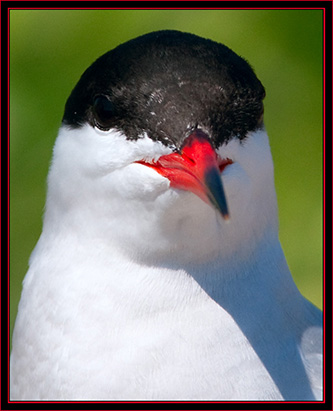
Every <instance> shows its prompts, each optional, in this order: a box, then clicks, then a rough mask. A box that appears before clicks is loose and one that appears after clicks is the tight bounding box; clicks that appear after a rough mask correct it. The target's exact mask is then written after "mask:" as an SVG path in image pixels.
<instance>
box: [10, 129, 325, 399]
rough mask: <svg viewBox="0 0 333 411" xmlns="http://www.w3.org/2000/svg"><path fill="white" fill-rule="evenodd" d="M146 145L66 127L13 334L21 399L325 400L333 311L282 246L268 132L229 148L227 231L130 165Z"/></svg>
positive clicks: (157, 178)
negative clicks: (295, 276) (307, 290)
mask: <svg viewBox="0 0 333 411" xmlns="http://www.w3.org/2000/svg"><path fill="white" fill-rule="evenodd" d="M170 152H171V150H170V149H168V148H166V147H164V146H163V145H162V144H160V143H157V142H153V141H152V140H151V139H149V138H148V137H147V136H144V137H142V138H140V139H139V140H137V141H129V140H126V138H125V136H124V135H122V134H121V133H119V132H116V131H111V132H109V133H103V132H98V131H97V130H95V129H93V128H92V127H90V126H88V125H86V126H84V127H83V128H81V129H77V130H71V129H68V128H66V127H62V128H61V130H60V133H59V136H58V139H57V142H56V144H55V148H54V157H53V162H52V166H51V170H50V173H49V178H48V194H47V202H46V211H45V216H44V226H43V232H42V235H41V237H40V239H39V242H38V244H37V246H36V248H35V250H34V252H33V254H32V256H31V259H30V268H29V271H28V273H27V275H26V277H25V280H24V287H23V292H22V298H21V301H20V306H19V313H18V316H17V320H16V324H15V330H14V335H13V350H12V355H11V398H12V399H21V400H22V399H25V400H37V399H38V400H40V399H46V400H59V399H67V400H69V399H81V400H82V399H85V400H88V399H90V400H102V399H105V400H115V399H126V400H129V399H140V400H143V399H145V400H147V399H148V400H152V399H159V400H162V399H165V400H175V399H177V400H181V399H187V400H214V399H215V400H284V399H288V400H313V399H317V400H320V399H321V398H322V391H321V384H322V379H321V372H322V368H321V365H320V361H321V313H320V312H319V310H317V309H316V308H315V307H314V306H312V305H311V304H310V303H309V302H308V301H306V300H305V299H304V298H303V297H302V296H301V295H300V293H299V291H298V290H297V288H296V286H295V284H294V282H293V280H292V277H291V275H290V272H289V269H288V266H287V264H286V261H285V258H284V255H283V252H282V249H281V246H280V243H279V239H278V221H277V206H276V195H275V190H274V177H273V164H272V159H271V154H270V149H269V143H268V138H267V135H266V132H265V131H264V130H261V131H257V132H255V133H251V134H249V135H248V137H247V139H246V140H245V141H244V142H243V143H242V144H240V142H239V140H237V139H234V140H232V141H230V142H229V143H228V144H227V145H224V146H222V147H221V148H220V150H219V154H220V156H221V157H229V158H230V159H232V160H233V161H234V163H233V164H232V165H229V166H228V167H227V168H226V169H225V171H224V172H223V174H222V180H223V184H224V187H225V192H226V196H227V200H228V203H229V209H230V215H231V219H230V223H229V224H225V222H224V221H223V220H222V219H221V217H220V216H219V215H218V214H217V212H216V211H214V210H213V208H211V207H209V206H208V205H207V204H205V203H204V202H203V201H201V200H200V199H199V198H197V197H196V196H195V195H194V194H192V193H189V192H185V191H182V190H176V189H172V188H170V184H169V181H168V180H167V179H165V178H164V177H162V176H161V175H159V174H158V173H156V172H155V171H154V170H152V169H150V168H148V167H146V166H144V165H141V164H133V162H135V161H137V160H141V159H145V160H149V159H150V160H152V159H155V160H156V159H158V157H159V156H161V155H164V154H168V153H170Z"/></svg>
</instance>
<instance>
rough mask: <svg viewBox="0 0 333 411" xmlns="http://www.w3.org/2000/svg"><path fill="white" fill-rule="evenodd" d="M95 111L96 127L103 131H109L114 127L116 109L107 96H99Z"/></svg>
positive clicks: (95, 101)
mask: <svg viewBox="0 0 333 411" xmlns="http://www.w3.org/2000/svg"><path fill="white" fill-rule="evenodd" d="M93 111H94V115H95V125H96V126H97V127H98V128H99V129H101V130H104V131H105V130H109V129H110V128H111V126H112V119H113V115H114V108H113V104H112V103H111V101H110V100H109V99H108V98H107V97H106V96H102V95H101V96H97V97H95V99H94V105H93Z"/></svg>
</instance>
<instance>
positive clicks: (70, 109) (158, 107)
mask: <svg viewBox="0 0 333 411" xmlns="http://www.w3.org/2000/svg"><path fill="white" fill-rule="evenodd" d="M264 96H265V90H264V87H263V86H262V84H261V83H260V81H259V80H258V79H257V77H256V75H255V73H254V71H253V70H252V68H251V66H250V65H249V64H248V63H247V62H246V61H245V60H244V59H242V58H241V57H239V56H238V55H237V54H235V53H234V52H233V51H232V50H230V49H229V48H228V47H226V46H224V45H222V44H219V43H216V42H214V41H211V40H207V39H203V38H201V37H198V36H195V35H193V34H188V33H183V32H179V31H169V30H167V31H158V32H153V33H150V34H146V35H144V36H141V37H138V38H136V39H134V40H131V41H128V42H127V43H124V44H121V45H120V46H118V47H116V48H115V49H114V50H111V51H109V52H108V53H106V54H104V55H103V56H101V57H100V58H99V59H97V60H96V61H95V62H94V63H93V64H92V65H91V66H90V67H89V68H88V69H87V70H86V71H85V72H84V74H83V75H82V77H81V78H80V80H79V82H78V83H77V85H76V87H75V88H74V90H73V91H72V93H71V95H70V97H69V99H68V100H67V103H66V107H65V113H64V117H63V122H64V124H66V125H68V126H70V127H73V128H77V127H80V126H82V125H83V124H85V123H89V124H91V125H92V126H97V127H99V128H101V129H103V130H106V129H110V128H114V129H116V130H119V131H122V132H123V133H124V134H125V135H126V138H128V139H131V140H135V139H138V138H140V137H141V136H142V135H144V134H145V133H146V134H147V135H148V137H150V138H151V139H152V140H160V141H161V142H162V143H163V144H166V145H173V146H175V147H177V148H179V147H180V146H181V144H182V142H183V141H184V139H185V138H186V137H187V136H188V134H189V133H190V132H191V131H193V130H194V129H196V128H201V129H203V130H205V132H206V133H207V134H208V135H209V136H210V137H211V139H212V142H213V144H214V146H215V147H218V146H220V145H221V144H222V143H223V142H225V141H228V140H230V139H231V138H232V137H237V138H239V139H244V138H245V137H246V134H247V133H248V132H249V131H254V130H255V129H257V128H260V127H261V126H262V115H263V102H262V100H263V98H264Z"/></svg>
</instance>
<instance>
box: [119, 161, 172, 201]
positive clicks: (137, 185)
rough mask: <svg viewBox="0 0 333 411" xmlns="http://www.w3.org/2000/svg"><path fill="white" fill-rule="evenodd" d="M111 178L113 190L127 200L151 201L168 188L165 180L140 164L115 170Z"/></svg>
mask: <svg viewBox="0 0 333 411" xmlns="http://www.w3.org/2000/svg"><path fill="white" fill-rule="evenodd" d="M111 178H112V180H113V183H114V184H113V186H114V189H115V190H116V191H117V192H119V193H120V194H121V195H122V197H123V198H126V199H127V200H129V199H134V200H142V199H144V200H145V201H146V202H147V201H153V200H155V199H156V198H157V197H158V196H159V195H160V194H162V193H164V192H165V191H166V190H168V189H169V186H170V181H169V180H168V179H167V178H165V177H163V176H161V175H160V174H158V173H157V172H156V171H155V170H153V169H151V168H149V167H146V166H144V165H141V164H130V165H128V166H126V167H124V168H122V169H119V170H115V171H114V172H113V173H112V177H111Z"/></svg>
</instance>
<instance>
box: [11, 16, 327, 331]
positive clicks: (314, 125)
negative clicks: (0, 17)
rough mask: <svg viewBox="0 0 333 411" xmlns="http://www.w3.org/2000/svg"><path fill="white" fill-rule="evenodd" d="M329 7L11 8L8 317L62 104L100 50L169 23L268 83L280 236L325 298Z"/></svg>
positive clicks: (300, 277) (302, 282) (307, 287)
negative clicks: (325, 25)
mask: <svg viewBox="0 0 333 411" xmlns="http://www.w3.org/2000/svg"><path fill="white" fill-rule="evenodd" d="M322 13H323V12H322V11H321V10H11V11H10V128H11V134H10V275H11V277H10V321H11V331H12V327H13V324H14V320H15V316H16V312H17V305H18V302H19V297H20V292H21V283H22V280H23V277H24V275H25V273H26V271H27V268H28V259H29V255H30V253H31V251H32V250H33V248H34V246H35V244H36V242H37V240H38V237H39V235H40V232H41V229H42V215H43V207H44V201H45V193H46V176H47V172H48V167H49V164H50V160H51V155H52V146H53V144H54V141H55V138H56V135H57V129H58V127H59V125H60V122H61V118H62V114H63V109H64V104H65V101H66V99H67V97H68V96H69V94H70V92H71V90H72V88H73V87H74V85H75V84H76V82H77V81H78V79H79V77H80V75H81V74H82V73H83V71H84V70H85V69H86V68H87V67H88V66H89V65H90V64H91V63H92V62H93V61H94V60H95V59H96V58H97V57H99V56H100V55H101V54H103V53H105V52H106V51H108V50H110V49H112V48H114V47H115V46H117V45H118V44H119V43H122V42H125V41H127V40H129V39H131V38H133V37H136V36H139V35H141V34H144V33H147V32H150V31H154V30H161V29H177V30H182V31H188V32H192V33H194V34H197V35H200V36H203V37H208V38H211V39H213V40H216V41H218V42H221V43H225V44H226V45H227V46H229V47H230V48H232V49H233V50H234V51H235V52H236V53H238V54H240V55H241V56H243V57H245V58H246V59H247V60H248V61H249V62H250V63H251V65H252V66H253V67H254V69H255V71H256V73H257V75H258V77H259V78H260V80H261V81H262V83H263V84H264V86H265V88H266V93H267V97H266V99H265V124H266V128H267V130H268V134H269V136H270V142H271V148H272V154H273V158H274V164H275V180H276V189H277V196H278V203H279V217H280V238H281V242H282V246H283V249H284V251H285V254H286V258H287V261H288V263H289V266H290V269H291V271H292V274H293V276H294V279H295V281H296V283H297V285H298V287H299V288H300V290H301V292H302V293H303V294H304V295H305V296H306V297H307V298H308V299H310V300H311V301H312V302H313V303H314V304H316V305H317V306H318V307H320V308H321V307H322V172H323V170H322V169H323V167H322V151H323V137H322V133H323V127H322V118H323V117H322V94H323V88H322V82H323V78H322V58H323V50H322V46H323V41H322V35H323V33H322V19H323V14H322Z"/></svg>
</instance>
